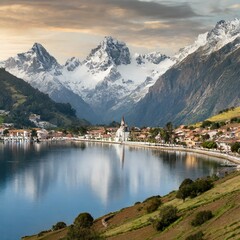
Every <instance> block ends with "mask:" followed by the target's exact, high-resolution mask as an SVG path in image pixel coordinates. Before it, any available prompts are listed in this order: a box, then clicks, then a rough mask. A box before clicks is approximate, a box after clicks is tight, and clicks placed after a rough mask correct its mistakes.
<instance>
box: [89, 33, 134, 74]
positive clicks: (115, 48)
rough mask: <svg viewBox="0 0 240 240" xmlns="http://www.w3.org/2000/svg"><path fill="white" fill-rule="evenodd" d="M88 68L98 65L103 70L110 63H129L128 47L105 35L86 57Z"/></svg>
mask: <svg viewBox="0 0 240 240" xmlns="http://www.w3.org/2000/svg"><path fill="white" fill-rule="evenodd" d="M86 62H87V65H88V66H89V68H90V69H92V68H93V67H100V68H101V69H102V70H103V71H105V70H106V69H107V68H108V67H109V66H111V65H116V66H118V65H122V64H124V65H127V64H130V63H131V57H130V52H129V49H128V47H127V46H126V44H125V43H124V42H120V41H118V40H117V39H114V38H112V37H105V38H104V40H103V41H102V42H101V43H100V44H99V45H98V46H97V47H96V48H95V49H93V50H92V51H91V53H90V54H89V56H88V57H87V59H86Z"/></svg>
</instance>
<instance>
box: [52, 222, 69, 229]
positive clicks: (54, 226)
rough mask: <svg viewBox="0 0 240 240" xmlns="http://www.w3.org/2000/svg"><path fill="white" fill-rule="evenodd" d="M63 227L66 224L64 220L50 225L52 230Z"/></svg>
mask: <svg viewBox="0 0 240 240" xmlns="http://www.w3.org/2000/svg"><path fill="white" fill-rule="evenodd" d="M65 227H67V224H66V223H65V222H58V223H56V224H55V225H53V226H52V230H53V231H56V230H59V229H62V228H65Z"/></svg>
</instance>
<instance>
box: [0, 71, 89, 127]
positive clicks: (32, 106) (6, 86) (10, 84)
mask: <svg viewBox="0 0 240 240" xmlns="http://www.w3.org/2000/svg"><path fill="white" fill-rule="evenodd" d="M0 109H1V110H6V111H10V114H9V115H8V116H6V117H4V119H3V117H1V119H0V121H3V120H4V121H5V122H11V123H15V125H16V127H26V126H31V125H32V123H31V122H30V121H29V120H28V118H29V115H30V114H31V113H35V114H39V115H41V120H42V121H48V122H50V123H52V124H54V125H57V126H69V125H72V124H81V125H86V124H87V122H86V121H84V120H79V119H78V118H77V117H76V115H75V110H74V109H73V108H72V107H71V105H70V104H63V103H55V102H54V101H53V100H51V99H50V98H49V96H48V95H46V94H44V93H41V92H40V91H38V90H37V89H34V88H33V87H31V86H30V85H29V84H28V83H26V82H25V81H23V80H22V79H19V78H16V77H15V76H13V75H11V74H10V73H8V72H6V71H5V70H4V69H0Z"/></svg>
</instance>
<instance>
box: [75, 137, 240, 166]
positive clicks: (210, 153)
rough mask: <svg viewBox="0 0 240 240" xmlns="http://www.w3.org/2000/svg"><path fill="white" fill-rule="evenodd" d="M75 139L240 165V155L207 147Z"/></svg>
mask: <svg viewBox="0 0 240 240" xmlns="http://www.w3.org/2000/svg"><path fill="white" fill-rule="evenodd" d="M75 141H80V142H93V143H105V144H119V145H125V146H132V147H139V148H151V149H156V150H161V151H182V152H193V153H199V154H204V155H207V156H210V157H217V158H221V159H224V160H227V161H229V162H231V163H235V164H237V165H239V166H240V156H239V157H238V156H232V155H229V154H226V153H222V152H219V151H211V150H207V149H200V148H187V147H181V146H175V145H163V144H161V145H160V144H155V143H149V142H114V141H101V140H89V139H88V140H86V139H76V140H75Z"/></svg>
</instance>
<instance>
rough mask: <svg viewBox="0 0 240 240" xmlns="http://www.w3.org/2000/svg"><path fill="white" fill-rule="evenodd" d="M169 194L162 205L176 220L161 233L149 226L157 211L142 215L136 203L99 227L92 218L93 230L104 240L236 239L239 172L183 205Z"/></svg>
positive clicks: (50, 236) (53, 235)
mask: <svg viewBox="0 0 240 240" xmlns="http://www.w3.org/2000/svg"><path fill="white" fill-rule="evenodd" d="M175 195H176V193H175V192H172V193H170V194H168V195H167V196H164V197H163V198H162V201H163V203H164V205H170V204H171V205H174V206H176V207H177V208H178V210H179V212H178V214H179V216H180V218H179V219H178V220H177V221H176V222H175V223H173V224H172V225H171V226H170V227H168V228H167V229H166V230H165V231H163V232H157V231H156V230H155V229H154V228H153V227H152V225H151V224H150V223H149V218H154V217H156V216H157V215H158V213H159V210H157V211H155V212H153V213H151V214H146V210H145V204H146V203H144V202H143V203H139V204H136V205H134V206H132V207H128V208H124V209H122V210H120V211H119V212H116V213H115V214H114V216H113V217H112V218H110V219H109V220H108V221H107V223H108V226H107V227H103V225H102V219H103V218H104V217H102V218H99V219H96V220H95V222H94V228H95V229H96V230H97V231H99V232H102V235H103V236H105V237H106V239H111V240H125V239H135V240H138V239H139V240H143V239H161V240H164V239H166V240H171V239H185V238H186V237H187V236H189V235H191V234H194V233H196V232H198V231H200V230H201V231H202V232H203V233H204V239H205V240H207V239H211V240H212V239H216V240H222V239H231V240H236V239H240V221H239V219H240V172H235V173H233V174H230V175H228V176H227V177H225V178H224V179H220V180H218V181H217V182H215V186H214V188H213V189H211V190H209V191H207V192H205V193H203V194H202V195H200V196H198V197H196V198H193V199H186V201H185V202H183V201H182V200H180V199H176V198H175ZM203 210H211V211H212V212H213V214H214V217H213V218H212V219H210V220H209V221H207V222H206V223H204V224H203V225H201V226H199V227H193V226H191V224H190V222H191V220H192V219H193V218H194V216H195V214H196V213H197V212H199V211H203ZM66 233H67V229H63V230H60V231H55V232H50V233H47V234H45V235H44V236H42V237H37V236H32V237H27V238H24V240H35V239H42V240H43V239H44V240H57V239H64V236H66Z"/></svg>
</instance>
